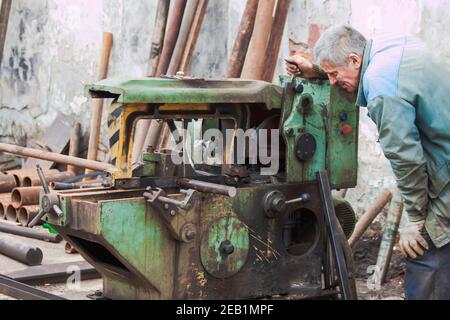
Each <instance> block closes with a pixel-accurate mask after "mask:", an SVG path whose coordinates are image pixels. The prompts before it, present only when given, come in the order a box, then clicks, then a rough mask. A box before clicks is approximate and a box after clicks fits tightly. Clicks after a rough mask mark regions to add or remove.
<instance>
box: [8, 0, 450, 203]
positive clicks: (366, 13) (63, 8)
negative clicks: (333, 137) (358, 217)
mask: <svg viewBox="0 0 450 320" xmlns="http://www.w3.org/2000/svg"><path fill="white" fill-rule="evenodd" d="M292 2H293V4H292V7H291V10H290V14H289V19H288V26H287V28H286V32H285V35H284V37H283V40H282V53H281V55H280V61H279V67H278V71H279V73H282V72H283V69H284V67H283V63H282V57H284V56H287V55H288V54H289V47H297V48H304V49H305V48H308V47H311V45H312V44H313V43H314V41H315V40H316V39H317V37H318V36H319V35H320V32H321V31H322V30H324V29H325V28H326V27H328V26H330V25H334V24H341V23H345V24H352V25H353V26H355V27H357V28H358V29H360V30H361V31H362V32H363V33H364V34H365V35H366V36H368V37H370V36H372V35H373V34H374V33H376V32H383V31H390V32H405V33H409V34H417V35H419V36H420V37H422V38H423V39H424V40H425V41H426V42H427V43H428V44H429V45H430V46H431V47H432V48H433V49H434V50H435V53H436V54H437V55H440V56H442V57H444V58H446V59H449V60H450V48H449V43H450V28H449V26H450V14H449V13H450V12H449V11H450V0H433V1H425V0H401V1H390V0H364V1H361V0H292ZM156 4H157V1H147V0H135V1H131V0H15V1H13V7H12V12H11V18H10V26H9V29H8V34H7V38H6V43H5V53H4V59H3V62H2V65H1V67H0V107H1V109H0V139H1V140H3V141H10V142H16V143H20V144H25V143H27V138H28V140H29V141H31V140H32V139H33V138H34V137H35V136H36V135H37V134H38V133H39V132H40V131H42V130H44V129H45V128H46V127H48V126H49V125H50V124H51V122H52V121H53V120H54V119H55V118H56V115H57V112H62V113H63V114H65V115H68V116H74V117H77V118H78V119H79V121H81V122H82V124H83V127H86V126H87V125H88V123H89V116H88V115H89V100H88V99H87V98H86V97H85V96H84V93H83V84H86V83H89V82H92V81H93V80H95V77H96V70H97V63H98V59H99V52H100V45H101V38H102V32H103V31H111V32H113V34H114V46H113V52H112V56H111V63H110V73H109V74H110V76H118V75H124V76H141V75H143V74H144V72H145V70H146V66H147V59H148V55H149V48H150V38H151V33H152V29H153V21H154V16H155V11H156ZM244 7H245V1H243V0H229V1H228V0H210V5H209V8H208V11H207V15H206V19H205V25H204V28H203V29H202V33H201V35H200V39H199V43H198V46H197V49H196V51H195V54H194V59H193V65H192V68H191V72H190V73H191V74H192V75H196V76H202V77H207V78H217V77H222V76H223V75H224V73H225V70H226V65H227V57H228V55H229V53H230V50H231V49H232V46H233V41H234V37H235V34H236V32H237V28H238V25H239V22H240V17H241V15H242V12H243V9H244ZM361 115H362V121H361V144H360V178H359V183H360V184H359V187H358V188H357V189H356V190H352V191H351V192H350V193H349V198H350V199H351V200H352V202H353V203H354V204H355V205H356V206H357V208H358V209H359V211H361V210H362V209H363V208H364V207H366V206H367V204H368V203H369V202H371V201H372V199H373V198H374V197H375V196H376V194H377V193H378V192H379V191H380V188H382V187H389V188H392V186H393V185H394V184H395V182H394V179H393V177H392V172H391V170H390V167H389V164H388V163H387V161H386V160H385V159H384V157H383V154H382V151H381V149H380V147H379V145H378V144H377V142H376V140H377V134H376V130H375V128H374V125H373V124H372V123H371V121H370V120H369V119H368V118H367V116H366V110H364V109H362V110H361ZM104 148H105V147H104Z"/></svg>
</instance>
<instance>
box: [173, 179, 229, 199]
mask: <svg viewBox="0 0 450 320" xmlns="http://www.w3.org/2000/svg"><path fill="white" fill-rule="evenodd" d="M180 185H181V186H182V187H184V188H189V189H194V190H197V191H200V192H206V193H215V194H221V195H224V196H228V197H231V198H234V197H235V196H236V194H237V190H236V188H235V187H229V186H224V185H220V184H215V183H209V182H204V181H198V180H189V179H180Z"/></svg>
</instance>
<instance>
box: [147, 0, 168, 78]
mask: <svg viewBox="0 0 450 320" xmlns="http://www.w3.org/2000/svg"><path fill="white" fill-rule="evenodd" d="M169 8H170V0H159V1H158V7H157V10H156V20H155V26H154V28H153V36H152V46H151V48H150V59H149V63H148V71H147V76H148V77H154V76H156V71H157V70H158V64H159V61H160V59H161V54H162V51H163V47H164V36H165V34H166V26H167V20H168V16H169Z"/></svg>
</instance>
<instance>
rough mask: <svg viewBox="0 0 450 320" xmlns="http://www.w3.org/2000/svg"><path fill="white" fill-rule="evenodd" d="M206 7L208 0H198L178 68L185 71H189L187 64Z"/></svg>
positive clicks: (190, 60) (195, 42)
mask: <svg viewBox="0 0 450 320" xmlns="http://www.w3.org/2000/svg"><path fill="white" fill-rule="evenodd" d="M207 8H208V0H200V2H199V4H198V7H197V10H196V13H195V17H194V21H193V22H192V26H191V30H190V31H189V36H188V39H187V42H186V46H185V48H184V52H183V56H182V58H181V63H180V67H179V70H180V71H183V72H185V73H187V72H188V71H189V66H190V65H191V62H192V56H193V54H194V50H195V46H196V45H197V41H198V37H199V36H200V31H201V28H202V25H203V21H204V20H205V15H206V9H207Z"/></svg>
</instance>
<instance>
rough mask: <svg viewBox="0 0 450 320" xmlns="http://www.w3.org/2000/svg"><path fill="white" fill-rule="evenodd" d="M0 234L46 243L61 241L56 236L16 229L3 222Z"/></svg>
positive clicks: (31, 230) (58, 236)
mask: <svg viewBox="0 0 450 320" xmlns="http://www.w3.org/2000/svg"><path fill="white" fill-rule="evenodd" d="M0 232H3V233H9V234H14V235H17V236H21V237H26V238H32V239H37V240H41V241H46V242H53V243H59V242H61V241H62V237H61V236H60V235H58V234H52V233H48V232H42V231H38V230H34V229H30V228H25V227H18V226H15V225H12V224H9V223H5V222H0Z"/></svg>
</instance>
